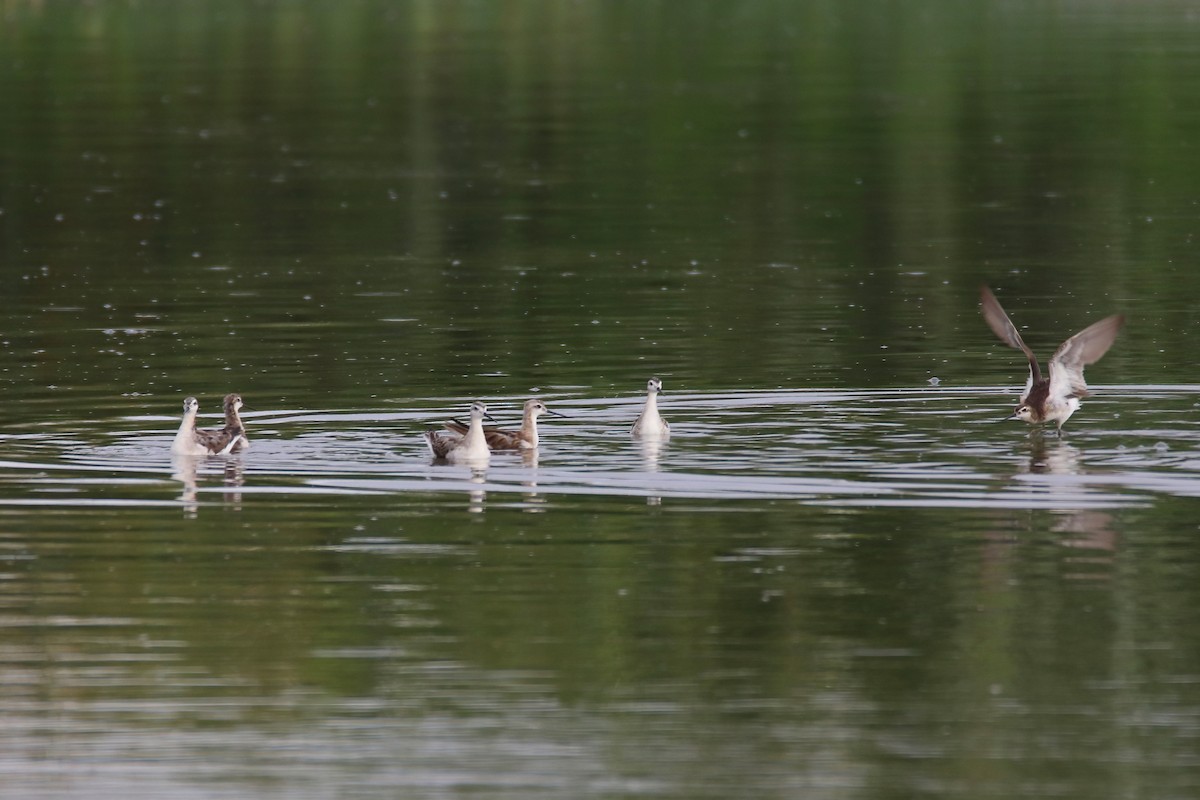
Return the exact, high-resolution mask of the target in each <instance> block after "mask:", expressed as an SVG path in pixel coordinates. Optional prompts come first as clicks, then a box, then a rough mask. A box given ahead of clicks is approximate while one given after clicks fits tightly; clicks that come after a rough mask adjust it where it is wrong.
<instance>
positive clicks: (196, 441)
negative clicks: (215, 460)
mask: <svg viewBox="0 0 1200 800" xmlns="http://www.w3.org/2000/svg"><path fill="white" fill-rule="evenodd" d="M235 396H236V395H230V397H235ZM238 405H239V406H240V405H241V399H240V398H239V399H238ZM199 410H200V403H199V401H198V400H196V398H194V397H187V398H184V401H183V421H182V422H181V423H180V424H179V432H178V433H176V434H175V441H174V442H172V443H171V452H172V453H174V454H176V455H188V456H207V455H222V456H223V455H227V454H229V453H231V452H233V451H234V450H235V449H237V447H238V443H239V441H240V439H241V438H243V432H242V429H241V423H240V422H238V423H237V425H235V426H233V427H231V426H230V425H229V423H228V417H227V421H226V425H225V427H224V428H221V429H219V430H197V428H196V413H197V412H198V411H199ZM227 410H228V407H227ZM234 418H235V419H236V418H237V410H236V409H235V410H234Z"/></svg>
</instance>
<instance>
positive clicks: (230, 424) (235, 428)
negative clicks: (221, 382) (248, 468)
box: [222, 394, 250, 453]
mask: <svg viewBox="0 0 1200 800" xmlns="http://www.w3.org/2000/svg"><path fill="white" fill-rule="evenodd" d="M222 402H223V405H224V407H225V428H224V433H225V434H226V435H228V436H234V435H235V434H236V437H235V438H234V441H233V443H232V444H231V445H230V450H229V452H231V453H239V452H241V451H242V450H247V449H249V447H250V439H248V438H247V437H246V426H245V425H244V424H243V423H242V417H241V415H240V414H239V413H238V412H239V411H241V410H242V405H243V403H242V396H241V395H240V394H227V395H225V400H224V401H222Z"/></svg>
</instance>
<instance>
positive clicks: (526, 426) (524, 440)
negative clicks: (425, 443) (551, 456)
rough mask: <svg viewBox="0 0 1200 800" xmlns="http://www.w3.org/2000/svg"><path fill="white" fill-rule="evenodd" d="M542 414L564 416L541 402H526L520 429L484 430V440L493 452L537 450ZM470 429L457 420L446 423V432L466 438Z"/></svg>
mask: <svg viewBox="0 0 1200 800" xmlns="http://www.w3.org/2000/svg"><path fill="white" fill-rule="evenodd" d="M542 414H549V415H550V416H552V417H561V416H563V415H562V414H559V413H558V412H557V411H551V410H550V409H548V408H546V404H545V403H543V402H542V401H541V400H536V399H534V400H526V401H525V412H524V414H523V415H522V418H521V427H520V429H518V430H515V431H506V430H501V429H500V428H484V429H483V438H484V439H486V440H487V444H488V447H490V448H491V449H492V450H535V449H536V448H537V446H538V427H537V418H538V417H539V416H541V415H542ZM469 427H470V426H469V425H467V424H466V423H464V422H460V421H459V420H456V419H455V420H451V421H450V422H447V423H446V430H448V431H451V432H453V433H456V434H458V435H459V436H466V435H467V431H468V430H469Z"/></svg>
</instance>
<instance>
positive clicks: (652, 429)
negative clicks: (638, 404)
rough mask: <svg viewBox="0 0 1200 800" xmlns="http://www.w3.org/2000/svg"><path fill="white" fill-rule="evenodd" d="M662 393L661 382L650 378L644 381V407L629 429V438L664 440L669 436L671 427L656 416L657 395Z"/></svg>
mask: <svg viewBox="0 0 1200 800" xmlns="http://www.w3.org/2000/svg"><path fill="white" fill-rule="evenodd" d="M661 391H662V381H660V380H659V379H658V378H651V379H650V380H648V381H646V407H645V408H643V409H642V413H641V414H638V418H637V419H636V420H634V423H633V427H632V428H630V430H629V434H630V435H631V436H635V437H639V438H642V439H666V438H668V437H669V436H670V435H671V426H670V425H668V424H667V421H666V420H665V419H663V418H662V417H660V416H659V414H658V393H659V392H661Z"/></svg>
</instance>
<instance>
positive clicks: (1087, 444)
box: [0, 386, 1200, 508]
mask: <svg viewBox="0 0 1200 800" xmlns="http://www.w3.org/2000/svg"><path fill="white" fill-rule="evenodd" d="M1196 392H1197V387H1191V386H1183V387H1164V386H1155V387H1097V388H1096V394H1097V397H1096V398H1094V399H1092V400H1089V401H1088V404H1087V407H1086V408H1085V409H1084V410H1083V411H1081V412H1080V413H1078V414H1076V416H1075V417H1074V418H1073V419H1072V421H1071V423H1070V424H1069V425H1068V434H1067V436H1066V437H1064V438H1062V439H1058V438H1056V437H1054V436H1052V435H1047V434H1045V433H1040V432H1036V431H1029V430H1026V429H1025V428H1024V427H1022V426H1019V425H1017V424H1016V423H1010V424H1007V425H996V424H993V423H994V422H995V420H996V419H997V418H998V417H999V416H1002V414H1003V412H1004V411H1005V409H1007V407H1008V405H1009V399H1010V398H1009V397H1008V396H1007V395H1006V394H1004V393H1003V392H997V391H996V390H995V389H958V390H950V389H945V388H940V387H939V388H932V387H931V388H923V389H914V390H881V391H845V392H836V391H825V390H822V391H775V392H737V393H707V394H673V395H671V396H670V398H668V399H666V400H664V402H663V412H664V415H666V416H667V417H668V418H669V419H670V420H671V421H672V432H673V435H672V438H671V440H670V441H669V442H665V443H662V444H646V443H639V442H636V441H633V440H631V439H630V437H629V435H628V424H629V421H630V419H632V417H633V416H634V415H635V414H636V412H637V408H638V405H639V403H640V400H639V399H636V398H633V399H631V398H621V399H616V400H613V399H599V400H598V399H594V398H583V397H578V396H574V397H570V396H564V397H553V396H552V395H550V394H548V395H547V397H548V398H551V397H553V400H554V404H555V407H556V408H560V409H562V410H563V411H564V413H566V414H568V415H569V417H570V418H569V419H564V420H559V419H555V420H550V421H546V422H544V423H543V425H542V440H543V444H542V447H541V448H540V452H538V453H537V454H515V453H514V454H509V453H502V454H501V453H498V454H495V455H493V457H492V459H491V463H490V464H489V465H488V466H487V468H486V469H484V470H475V471H472V470H471V469H468V468H465V467H456V466H448V465H441V464H431V463H430V460H429V457H428V454H427V452H426V450H425V447H424V444H423V442H422V441H421V439H420V436H419V434H420V432H421V431H422V430H423V429H424V428H426V427H428V426H429V425H430V424H431V420H436V419H439V417H440V416H441V414H440V412H439V411H435V410H433V409H438V408H444V407H445V404H444V403H441V402H435V401H430V402H429V403H427V404H426V407H425V408H416V409H415V410H406V411H402V412H395V411H384V412H379V413H371V412H362V411H353V412H342V411H336V410H313V411H302V410H295V409H289V410H287V411H282V412H278V413H268V412H258V413H256V414H255V415H254V416H253V417H251V418H249V421H248V424H249V426H250V430H251V432H252V436H253V441H254V444H253V447H252V448H251V450H250V451H249V452H247V453H245V454H242V455H237V456H230V457H227V458H216V457H214V458H210V459H201V460H198V461H197V460H192V459H187V460H185V461H184V462H180V461H179V460H178V459H176V460H174V461H173V460H172V458H171V456H170V454H169V447H170V441H171V428H172V425H173V423H174V420H173V419H171V418H168V417H161V418H146V417H138V418H126V419H125V420H124V421H123V422H124V425H122V424H120V423H115V424H114V425H112V426H111V433H108V434H100V436H101V441H98V442H97V441H95V440H94V439H89V440H83V439H82V437H81V436H80V435H79V433H78V430H75V429H74V428H77V427H82V426H72V425H67V424H64V425H63V426H61V428H62V429H56V428H54V427H52V426H48V427H47V429H46V430H44V431H40V432H35V433H28V432H23V433H21V434H19V435H11V436H6V437H4V438H3V439H2V440H0V441H3V443H4V445H5V447H6V450H7V452H8V454H9V456H10V458H9V459H8V460H6V461H2V462H0V481H3V482H5V483H7V484H8V485H9V487H10V492H9V493H8V497H6V498H3V499H0V503H6V504H10V505H12V504H38V503H46V504H51V503H53V504H63V503H66V504H71V503H75V504H89V503H106V504H111V503H117V504H120V503H129V504H135V505H136V504H146V503H151V504H155V503H162V502H167V503H170V502H173V501H172V500H171V499H164V497H163V490H164V488H167V489H170V490H176V489H178V487H179V485H180V484H183V485H184V487H185V492H184V494H185V495H188V494H191V495H192V497H191V499H192V500H197V499H200V498H203V497H205V496H206V495H208V494H211V493H223V492H228V491H229V490H230V488H236V489H237V492H238V494H239V495H253V494H311V495H321V494H347V493H349V494H372V493H401V494H403V493H422V494H428V493H464V492H465V493H469V494H471V495H472V496H475V497H482V496H486V495H489V494H491V495H506V494H507V495H516V496H522V495H523V496H525V497H529V496H537V497H539V498H542V499H544V498H545V497H546V496H563V497H565V496H571V495H610V496H625V497H630V498H639V499H652V498H707V499H713V500H751V501H754V500H757V501H778V500H795V501H800V502H807V503H814V504H820V505H846V506H853V507H862V506H913V507H921V506H928V507H955V506H963V507H971V508H979V507H1030V508H1112V507H1118V506H1129V505H1137V504H1142V503H1146V502H1149V501H1150V499H1151V498H1152V496H1153V495H1156V494H1169V495H1176V496H1186V497H1192V496H1198V495H1200V459H1197V458H1195V457H1193V456H1192V454H1193V453H1194V452H1195V451H1196V448H1197V444H1198V441H1200V426H1198V425H1196V424H1194V423H1191V422H1190V421H1188V416H1187V415H1188V414H1190V411H1191V410H1192V407H1193V404H1194V396H1195V394H1196ZM519 404H520V401H519V400H518V399H516V398H510V399H507V400H501V401H498V402H495V403H494V404H493V407H494V409H496V410H497V412H498V413H500V414H502V415H503V416H501V419H507V420H512V419H513V418H514V417H515V415H516V414H517V413H518V411H519ZM1185 412H1186V413H1185ZM1167 420H1169V421H1170V423H1169V424H1167ZM130 422H135V423H138V425H139V427H138V428H137V429H134V430H129V429H128V424H129V423H130ZM122 428H124V429H122ZM96 429H97V428H96V426H95V425H92V426H90V427H89V428H88V430H89V432H90V435H91V436H92V437H95V436H97V434H96ZM14 489H15V490H14ZM50 493H56V495H55V496H54V497H50V496H48V495H49V494H50ZM65 494H70V495H71V496H70V497H67V496H64V495H65ZM100 495H103V496H100Z"/></svg>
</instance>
